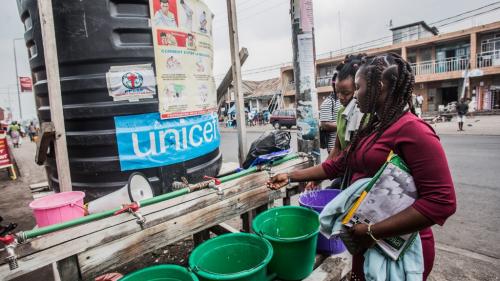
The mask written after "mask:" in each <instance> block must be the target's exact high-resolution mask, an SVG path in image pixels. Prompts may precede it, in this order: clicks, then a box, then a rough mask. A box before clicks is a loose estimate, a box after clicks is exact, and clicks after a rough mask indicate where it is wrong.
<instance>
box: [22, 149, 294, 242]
mask: <svg viewBox="0 0 500 281" xmlns="http://www.w3.org/2000/svg"><path fill="white" fill-rule="evenodd" d="M296 158H298V155H297V154H290V155H287V156H285V157H283V158H282V159H280V160H277V161H275V162H272V166H277V165H280V164H283V163H285V162H287V161H290V160H293V159H296ZM257 171H258V169H257V168H256V167H251V168H248V169H246V170H243V171H241V172H238V173H235V174H232V175H229V176H225V177H222V178H220V179H219V180H220V181H221V182H222V183H224V182H228V181H231V180H234V179H237V178H241V177H243V176H246V175H249V174H252V173H255V172H257ZM189 192H190V189H189V188H182V189H179V190H176V191H172V192H169V193H165V194H162V195H159V196H155V197H153V198H148V199H144V200H142V201H139V204H140V206H141V207H145V206H149V205H152V204H156V203H159V202H162V201H165V200H169V199H172V198H175V197H178V196H181V195H184V194H188V193H189ZM119 210H121V208H116V209H113V210H109V211H104V212H101V213H96V214H91V215H88V216H84V217H81V218H77V219H74V220H70V221H66V222H62V223H58V224H53V225H49V226H45V227H41V228H37V229H33V230H28V231H25V232H22V233H21V234H20V236H21V240H22V241H24V240H26V239H31V238H35V237H37V236H40V235H45V234H48V233H51V232H55V231H59V230H63V229H66V228H70V227H73V226H77V225H80V224H84V223H88V222H92V221H96V220H100V219H104V218H107V217H111V216H113V215H114V214H115V212H117V211H119Z"/></svg>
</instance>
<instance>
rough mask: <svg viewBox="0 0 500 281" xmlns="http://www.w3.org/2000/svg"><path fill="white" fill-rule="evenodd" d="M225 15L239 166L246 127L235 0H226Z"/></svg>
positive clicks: (243, 153)
mask: <svg viewBox="0 0 500 281" xmlns="http://www.w3.org/2000/svg"><path fill="white" fill-rule="evenodd" d="M227 17H228V24H229V42H230V46H231V64H232V67H231V69H232V72H233V89H234V94H235V99H236V126H237V127H238V159H239V162H240V166H241V165H243V162H244V161H245V154H246V153H247V140H246V138H247V128H246V122H245V103H244V101H243V90H242V88H243V86H242V81H241V63H240V54H239V50H240V44H239V39H238V20H237V18H236V2H235V0H227Z"/></svg>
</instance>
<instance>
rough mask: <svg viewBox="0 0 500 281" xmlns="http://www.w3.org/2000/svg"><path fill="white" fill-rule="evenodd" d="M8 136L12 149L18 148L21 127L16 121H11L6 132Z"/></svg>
mask: <svg viewBox="0 0 500 281" xmlns="http://www.w3.org/2000/svg"><path fill="white" fill-rule="evenodd" d="M8 133H9V136H10V138H11V140H12V144H13V145H14V148H18V147H19V144H20V142H21V141H20V139H21V126H20V125H19V124H18V123H17V121H12V123H11V124H10V126H9V130H8Z"/></svg>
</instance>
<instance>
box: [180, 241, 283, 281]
mask: <svg viewBox="0 0 500 281" xmlns="http://www.w3.org/2000/svg"><path fill="white" fill-rule="evenodd" d="M272 256H273V248H272V247H271V244H270V243H269V242H268V241H266V240H265V239H262V238H261V237H259V236H258V235H255V234H248V233H231V234H225V235H221V236H218V237H216V238H212V239H210V240H208V241H206V242H204V243H203V244H201V245H200V246H198V247H196V249H194V251H193V252H192V253H191V256H190V257H189V267H190V268H191V270H192V271H193V272H194V273H195V274H196V275H198V277H199V278H200V280H241V281H263V280H272V279H273V278H274V276H267V264H268V263H269V261H270V260H271V258H272Z"/></svg>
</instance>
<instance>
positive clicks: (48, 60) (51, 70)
mask: <svg viewBox="0 0 500 281" xmlns="http://www.w3.org/2000/svg"><path fill="white" fill-rule="evenodd" d="M38 10H39V13H40V23H41V29H42V38H43V46H44V47H43V50H44V56H45V70H46V73H47V86H48V90H49V101H50V118H51V120H52V123H53V124H54V128H55V131H56V138H55V142H54V146H55V153H56V164H57V177H58V180H59V190H60V191H61V192H63V191H71V190H72V186H71V175H70V170H69V160H68V148H67V146H66V130H65V128H64V113H63V106H62V97H61V83H60V79H59V61H58V59H57V44H56V34H55V30H54V16H53V12H52V0H44V1H38Z"/></svg>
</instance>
